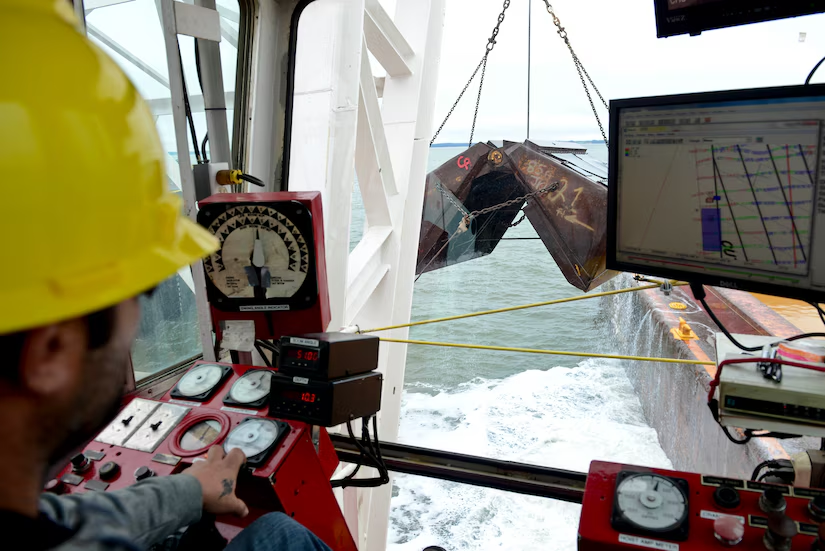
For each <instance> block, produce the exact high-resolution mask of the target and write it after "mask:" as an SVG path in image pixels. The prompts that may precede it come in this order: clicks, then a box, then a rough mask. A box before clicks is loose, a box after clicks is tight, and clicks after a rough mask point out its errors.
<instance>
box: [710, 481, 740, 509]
mask: <svg viewBox="0 0 825 551" xmlns="http://www.w3.org/2000/svg"><path fill="white" fill-rule="evenodd" d="M713 501H715V502H716V505H718V506H719V507H722V508H723V509H734V508H736V507H739V492H737V491H736V488H731V487H730V486H719V487H718V488H716V491H715V492H713Z"/></svg>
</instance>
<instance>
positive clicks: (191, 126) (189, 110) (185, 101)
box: [176, 39, 203, 164]
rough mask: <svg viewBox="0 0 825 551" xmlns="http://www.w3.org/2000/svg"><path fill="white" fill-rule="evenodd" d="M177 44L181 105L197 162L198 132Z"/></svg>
mask: <svg viewBox="0 0 825 551" xmlns="http://www.w3.org/2000/svg"><path fill="white" fill-rule="evenodd" d="M176 42H177V39H176ZM177 45H178V59H179V60H180V81H181V84H182V85H183V106H184V110H185V112H186V118H187V120H188V121H189V132H190V133H191V134H192V145H193V147H194V149H195V159H196V160H197V162H198V164H201V163H203V159H202V158H201V152H200V149H199V148H198V143H200V142H198V134H197V132H195V120H194V119H193V118H192V108H191V107H190V106H189V92H188V91H187V90H186V74H185V73H184V72H183V57H182V56H181V53H180V42H177Z"/></svg>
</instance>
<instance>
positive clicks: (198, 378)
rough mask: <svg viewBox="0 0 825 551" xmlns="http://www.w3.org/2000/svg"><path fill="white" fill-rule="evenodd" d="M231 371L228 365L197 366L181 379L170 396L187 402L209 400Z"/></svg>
mask: <svg viewBox="0 0 825 551" xmlns="http://www.w3.org/2000/svg"><path fill="white" fill-rule="evenodd" d="M231 371H232V368H231V367H229V366H226V365H220V364H199V365H196V366H195V367H193V368H192V369H190V370H189V371H188V372H187V373H186V374H185V375H184V376H183V377H181V378H180V380H179V381H178V384H177V385H175V388H173V389H172V392H171V393H170V394H171V396H172V397H174V398H183V399H186V400H198V401H205V400H208V399H209V397H210V396H212V394H213V393H214V392H215V391H216V390H217V389H218V387H220V384H221V382H223V380H224V379H225V378H226V376H227V375H228V374H229V373H230V372H231Z"/></svg>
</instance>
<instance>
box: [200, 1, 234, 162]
mask: <svg viewBox="0 0 825 551" xmlns="http://www.w3.org/2000/svg"><path fill="white" fill-rule="evenodd" d="M195 4H196V5H198V6H201V7H204V8H208V9H210V10H215V9H216V5H215V0H196V1H195ZM195 40H197V44H198V56H199V58H200V77H201V80H202V82H201V88H202V89H203V101H204V110H205V111H206V127H207V128H208V130H209V160H210V161H211V162H213V163H230V167H229V168H234V167H233V166H231V163H232V157H231V153H230V144H229V128H228V125H227V122H226V96H225V94H224V89H223V71H222V68H221V50H220V44H219V43H217V42H212V41H211V40H201V39H200V38H196V39H195ZM194 145H195V148H198V147H199V146H200V144H194Z"/></svg>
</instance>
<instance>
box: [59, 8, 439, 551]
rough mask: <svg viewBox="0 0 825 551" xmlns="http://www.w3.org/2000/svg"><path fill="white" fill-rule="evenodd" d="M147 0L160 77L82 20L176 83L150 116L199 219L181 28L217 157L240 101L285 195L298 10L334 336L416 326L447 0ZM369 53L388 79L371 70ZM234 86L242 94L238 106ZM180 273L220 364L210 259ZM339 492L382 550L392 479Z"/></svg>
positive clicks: (194, 99) (391, 430) (399, 349)
mask: <svg viewBox="0 0 825 551" xmlns="http://www.w3.org/2000/svg"><path fill="white" fill-rule="evenodd" d="M144 1H146V0H74V4H75V8H76V13H78V15H80V16H84V15H85V16H88V15H89V14H90V13H92V12H93V11H94V10H102V9H106V8H107V7H109V6H113V5H117V4H123V3H126V2H144ZM153 3H154V6H155V8H156V10H157V14H158V18H159V22H160V25H161V28H162V31H163V32H162V38H163V41H164V43H165V46H166V61H167V63H166V66H167V74H166V75H164V74H162V72H160V71H158V70H157V67H153V66H152V64H150V63H148V62H147V61H146V60H144V59H141V58H140V57H139V56H137V55H135V54H134V53H133V52H130V51H129V50H128V49H127V48H126V47H124V46H122V45H121V44H120V43H119V42H118V40H117V39H116V38H115V37H113V36H110V35H107V34H105V33H104V32H103V31H102V30H101V29H98V28H95V27H94V26H93V25H88V24H87V25H86V26H85V29H86V31H87V33H88V34H89V35H90V37H91V38H93V39H95V40H96V41H97V42H99V43H102V44H104V45H106V46H107V47H108V48H110V49H111V50H113V51H115V52H116V53H117V54H118V55H120V56H121V57H122V58H123V59H124V60H125V62H126V63H128V64H130V65H131V69H132V71H133V72H134V70H135V69H137V70H139V71H140V72H142V73H143V74H144V75H145V76H147V77H149V78H151V79H152V80H153V81H155V82H157V83H159V84H160V85H162V86H164V87H165V88H168V89H169V91H170V97H169V98H168V99H161V100H154V101H150V106H151V107H152V109H153V111H154V112H155V114H156V116H163V115H170V114H171V115H172V117H173V119H174V129H175V137H176V140H175V143H176V146H177V153H178V161H179V164H178V161H174V160H171V159H170V161H171V162H170V166H169V179H170V183H171V184H172V185H173V186H176V187H178V188H179V189H181V191H182V195H183V197H184V200H185V203H186V209H187V212H189V213H190V215H192V216H194V215H195V211H196V207H195V191H194V179H193V173H192V167H191V165H190V162H189V151H190V145H189V143H188V139H189V138H188V127H187V124H186V118H185V110H184V94H183V87H182V82H183V79H182V71H181V59H180V54H179V52H178V48H177V37H178V35H186V36H192V37H196V38H198V39H200V40H199V46H200V55H201V68H202V75H203V80H204V83H203V95H202V96H191V97H190V104H191V109H192V111H193V112H203V111H204V110H206V111H205V113H206V119H207V127H208V132H209V138H210V151H211V153H212V158H211V159H210V160H211V161H212V162H227V163H231V162H232V159H231V156H230V151H229V143H230V142H229V138H228V129H227V122H226V117H225V116H223V111H221V108H223V107H228V108H230V109H232V106H233V105H234V106H235V109H236V119H237V117H242V116H246V119H245V120H244V121H242V124H240V126H239V125H238V124H236V125H235V128H236V130H237V129H238V128H240V129H241V130H242V133H243V136H242V140H241V142H242V143H243V144H244V147H243V151H244V158H243V159H242V161H243V164H244V168H245V170H246V172H248V173H250V174H254V175H257V176H259V177H260V178H262V179H263V180H264V181H265V182H266V184H267V190H270V191H274V190H280V189H283V187H284V186H283V182H284V175H283V169H282V158H283V154H284V151H285V140H284V129H285V127H286V126H285V125H286V121H285V113H286V104H287V97H286V94H287V81H288V78H289V76H288V71H287V67H288V58H289V49H290V30H291V28H292V24H293V13H294V12H295V11H296V9H297V10H304V12H303V15H302V16H301V18H300V19H299V21H300V25H299V27H298V28H299V31H298V35H297V36H298V38H297V45H298V48H297V54H296V67H297V70H296V72H295V81H294V93H293V98H294V104H293V105H294V106H293V117H292V131H291V152H290V163H289V176H288V189H289V191H306V190H317V191H320V192H321V193H322V194H323V207H324V224H325V235H326V254H327V259H326V260H327V267H328V268H327V269H328V274H327V277H328V280H329V293H330V302H331V309H332V322H331V324H330V330H337V329H341V328H344V327H352V326H360V327H362V328H368V327H380V326H387V325H395V324H403V323H406V322H408V321H409V319H410V311H411V306H412V296H413V283H414V272H415V263H416V259H417V253H418V235H419V228H420V224H421V212H422V204H423V196H424V183H425V177H426V168H427V157H428V154H429V142H430V138H431V136H432V133H433V132H432V131H433V108H434V104H435V90H436V88H437V83H438V70H439V57H440V53H441V38H442V30H443V20H444V4H445V0H397V4H396V8H395V15H394V16H390V15H389V14H388V13H387V12H386V11H385V9H384V7H383V6H382V5H381V4H380V3H379V0H316V1H315V2H310V1H308V0H259V1H257V2H251V1H250V2H246V1H243V0H242V2H241V4H243V5H244V6H245V7H246V8H247V10H252V11H253V12H254V13H245V14H244V13H236V12H234V11H233V10H231V9H227V7H226V6H225V5H222V3H221V2H218V3H217V5H216V1H215V0H195V1H194V2H193V0H188V1H186V2H180V1H175V0H153ZM241 11H242V12H243V10H241ZM242 19H245V20H246V21H247V22H249V23H248V25H249V27H250V28H248V29H247V32H246V33H245V35H246V36H245V38H239V36H238V31H237V29H236V28H235V26H237V25H240V22H241V20H242ZM233 24H234V26H233ZM221 41H227V42H228V43H229V44H231V45H232V46H233V47H234V48H239V47H240V48H241V49H243V50H244V51H242V52H241V55H240V56H239V57H238V59H239V68H238V70H239V71H240V70H244V71H246V74H248V79H246V80H245V81H244V82H243V89H242V90H240V89H239V90H236V91H235V92H229V93H226V92H224V89H223V79H222V68H221V58H220V53H219V50H218V43H219V42H221ZM368 52H369V53H371V54H372V56H373V58H374V59H375V61H377V63H378V64H379V65H380V66H381V67H382V68H383V70H384V71H385V72H386V76H381V77H379V78H376V77H375V76H374V75H373V72H372V67H371V63H370V58H369V55H368ZM241 61H243V67H242V66H241ZM239 94H244V97H243V98H242V101H240V102H239V101H237V99H238V98H237V96H238V95H239ZM239 106H240V107H241V109H242V112H240V113H239V112H238V111H237V109H238V107H239ZM235 143H240V142H239V141H238V140H236V142H235ZM196 147H197V144H196ZM356 175H357V178H358V182H359V187H360V191H361V196H362V199H363V204H364V210H365V215H366V227H365V229H364V234H363V237H362V239H361V241H360V243H359V244H358V245H357V247H356V248H355V249H354V250H353V251H352V252H350V251H349V241H350V217H351V214H352V192H353V185H354V180H355V177H356ZM255 191H258V189H255ZM180 275H181V277H182V279H183V280H184V281H185V282H186V284H187V286H188V287H189V288H190V289H192V291H193V292H194V293H195V295H196V298H197V302H198V312H199V324H200V333H201V339H202V343H203V351H204V358H205V359H212V360H214V352H213V350H212V334H211V323H210V319H209V312H208V308H207V304H206V296H205V288H204V278H203V269H202V266H200V265H198V266H195V267H194V268H193V270H192V273H191V274H189V273H185V272H184V273H181V274H180ZM387 336H390V337H394V338H399V339H405V338H407V336H408V329H398V330H394V331H391V332H388V334H387ZM406 353H407V349H406V345H404V344H388V343H384V344H382V346H381V353H380V359H379V370H380V371H381V372H382V373H383V374H384V389H383V398H382V407H381V412H380V416H379V433H380V436H381V439H382V440H386V441H394V440H395V439H396V437H397V434H398V424H399V415H400V406H401V395H402V391H403V386H404V371H405V364H406ZM338 492H339V494H338V495H339V501H340V503H341V505H342V508H343V510H344V514H345V516H346V519H347V522H348V524H349V526H350V530H351V531H352V534H353V536H354V537H355V538H356V541H357V542H358V544H359V549H361V550H363V551H379V550H382V549H384V548H385V547H386V540H387V528H388V523H389V510H390V498H391V484H389V485H385V486H383V487H381V488H377V489H371V490H370V489H355V488H349V489H346V490H343V491H340V490H338Z"/></svg>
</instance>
